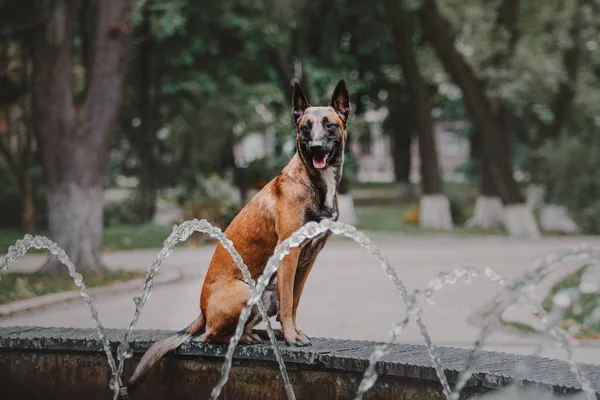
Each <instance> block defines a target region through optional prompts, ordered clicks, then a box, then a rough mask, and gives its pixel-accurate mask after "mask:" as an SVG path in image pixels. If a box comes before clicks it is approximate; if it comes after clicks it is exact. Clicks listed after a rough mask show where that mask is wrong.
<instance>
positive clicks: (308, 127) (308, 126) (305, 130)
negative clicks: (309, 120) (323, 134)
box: [302, 124, 310, 132]
mask: <svg viewBox="0 0 600 400" xmlns="http://www.w3.org/2000/svg"><path fill="white" fill-rule="evenodd" d="M302 131H303V132H310V125H308V124H306V125H302Z"/></svg>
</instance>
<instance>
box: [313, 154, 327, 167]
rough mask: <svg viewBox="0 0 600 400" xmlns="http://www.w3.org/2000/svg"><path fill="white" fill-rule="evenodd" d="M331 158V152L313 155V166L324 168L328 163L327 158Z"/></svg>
mask: <svg viewBox="0 0 600 400" xmlns="http://www.w3.org/2000/svg"><path fill="white" fill-rule="evenodd" d="M328 158H329V154H320V155H318V156H313V159H312V162H313V167H315V168H316V169H323V168H325V165H327V159H328Z"/></svg>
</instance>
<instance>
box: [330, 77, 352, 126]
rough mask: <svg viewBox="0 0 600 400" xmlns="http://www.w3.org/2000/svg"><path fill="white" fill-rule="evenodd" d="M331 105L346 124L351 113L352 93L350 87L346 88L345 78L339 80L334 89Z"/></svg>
mask: <svg viewBox="0 0 600 400" xmlns="http://www.w3.org/2000/svg"><path fill="white" fill-rule="evenodd" d="M329 105H330V106H331V107H333V109H334V110H335V111H337V113H338V114H339V115H340V116H341V117H342V119H343V120H344V124H346V123H347V122H348V114H350V95H348V88H346V82H345V81H344V80H343V79H342V80H341V81H339V82H338V84H337V85H336V87H335V89H334V90H333V96H331V102H330V103H329Z"/></svg>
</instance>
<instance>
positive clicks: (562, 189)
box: [537, 131, 600, 234]
mask: <svg viewBox="0 0 600 400" xmlns="http://www.w3.org/2000/svg"><path fill="white" fill-rule="evenodd" d="M537 154H538V156H539V162H540V180H541V182H543V183H544V184H545V186H546V190H547V193H546V195H547V201H548V202H551V203H555V204H559V205H564V206H567V207H568V209H569V212H570V213H571V214H572V216H573V218H574V220H575V222H576V223H577V224H578V225H579V226H580V227H581V228H582V229H583V231H584V232H587V233H593V234H599V233H600V179H599V177H598V171H600V138H599V137H598V135H597V134H596V132H595V131H593V132H592V133H591V134H590V135H587V136H584V135H581V136H579V137H578V136H565V137H561V138H559V139H557V140H554V141H548V142H547V143H545V144H544V146H543V147H542V148H541V149H540V150H539V152H538V153H537Z"/></svg>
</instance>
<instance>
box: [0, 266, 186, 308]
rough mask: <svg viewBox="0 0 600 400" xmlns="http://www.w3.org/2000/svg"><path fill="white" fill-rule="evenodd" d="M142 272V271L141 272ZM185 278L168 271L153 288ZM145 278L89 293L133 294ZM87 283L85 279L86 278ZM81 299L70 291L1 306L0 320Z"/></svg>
mask: <svg viewBox="0 0 600 400" xmlns="http://www.w3.org/2000/svg"><path fill="white" fill-rule="evenodd" d="M140 272H141V271H140ZM182 277H183V273H182V272H181V271H178V270H168V271H165V272H163V273H162V274H157V275H156V276H155V277H154V280H153V286H157V285H165V284H169V283H175V282H177V281H179V280H180V279H181V278H182ZM144 280H145V279H144V278H138V279H131V280H128V281H125V282H119V283H115V284H112V285H106V286H98V287H93V288H88V289H87V291H88V293H89V294H90V296H92V297H93V298H100V297H103V296H106V295H113V294H117V293H123V292H132V291H134V290H141V288H142V285H143V283H144ZM84 282H85V278H84ZM77 299H81V300H82V301H83V298H82V297H81V292H80V291H79V290H70V291H66V292H58V293H51V294H46V295H42V296H36V297H32V298H30V299H26V300H19V301H15V302H12V303H8V304H3V305H0V319H1V318H7V317H12V316H15V315H18V314H22V313H26V312H31V311H36V310H39V309H43V308H45V307H50V306H54V305H57V304H61V303H66V302H69V301H73V300H77Z"/></svg>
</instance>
